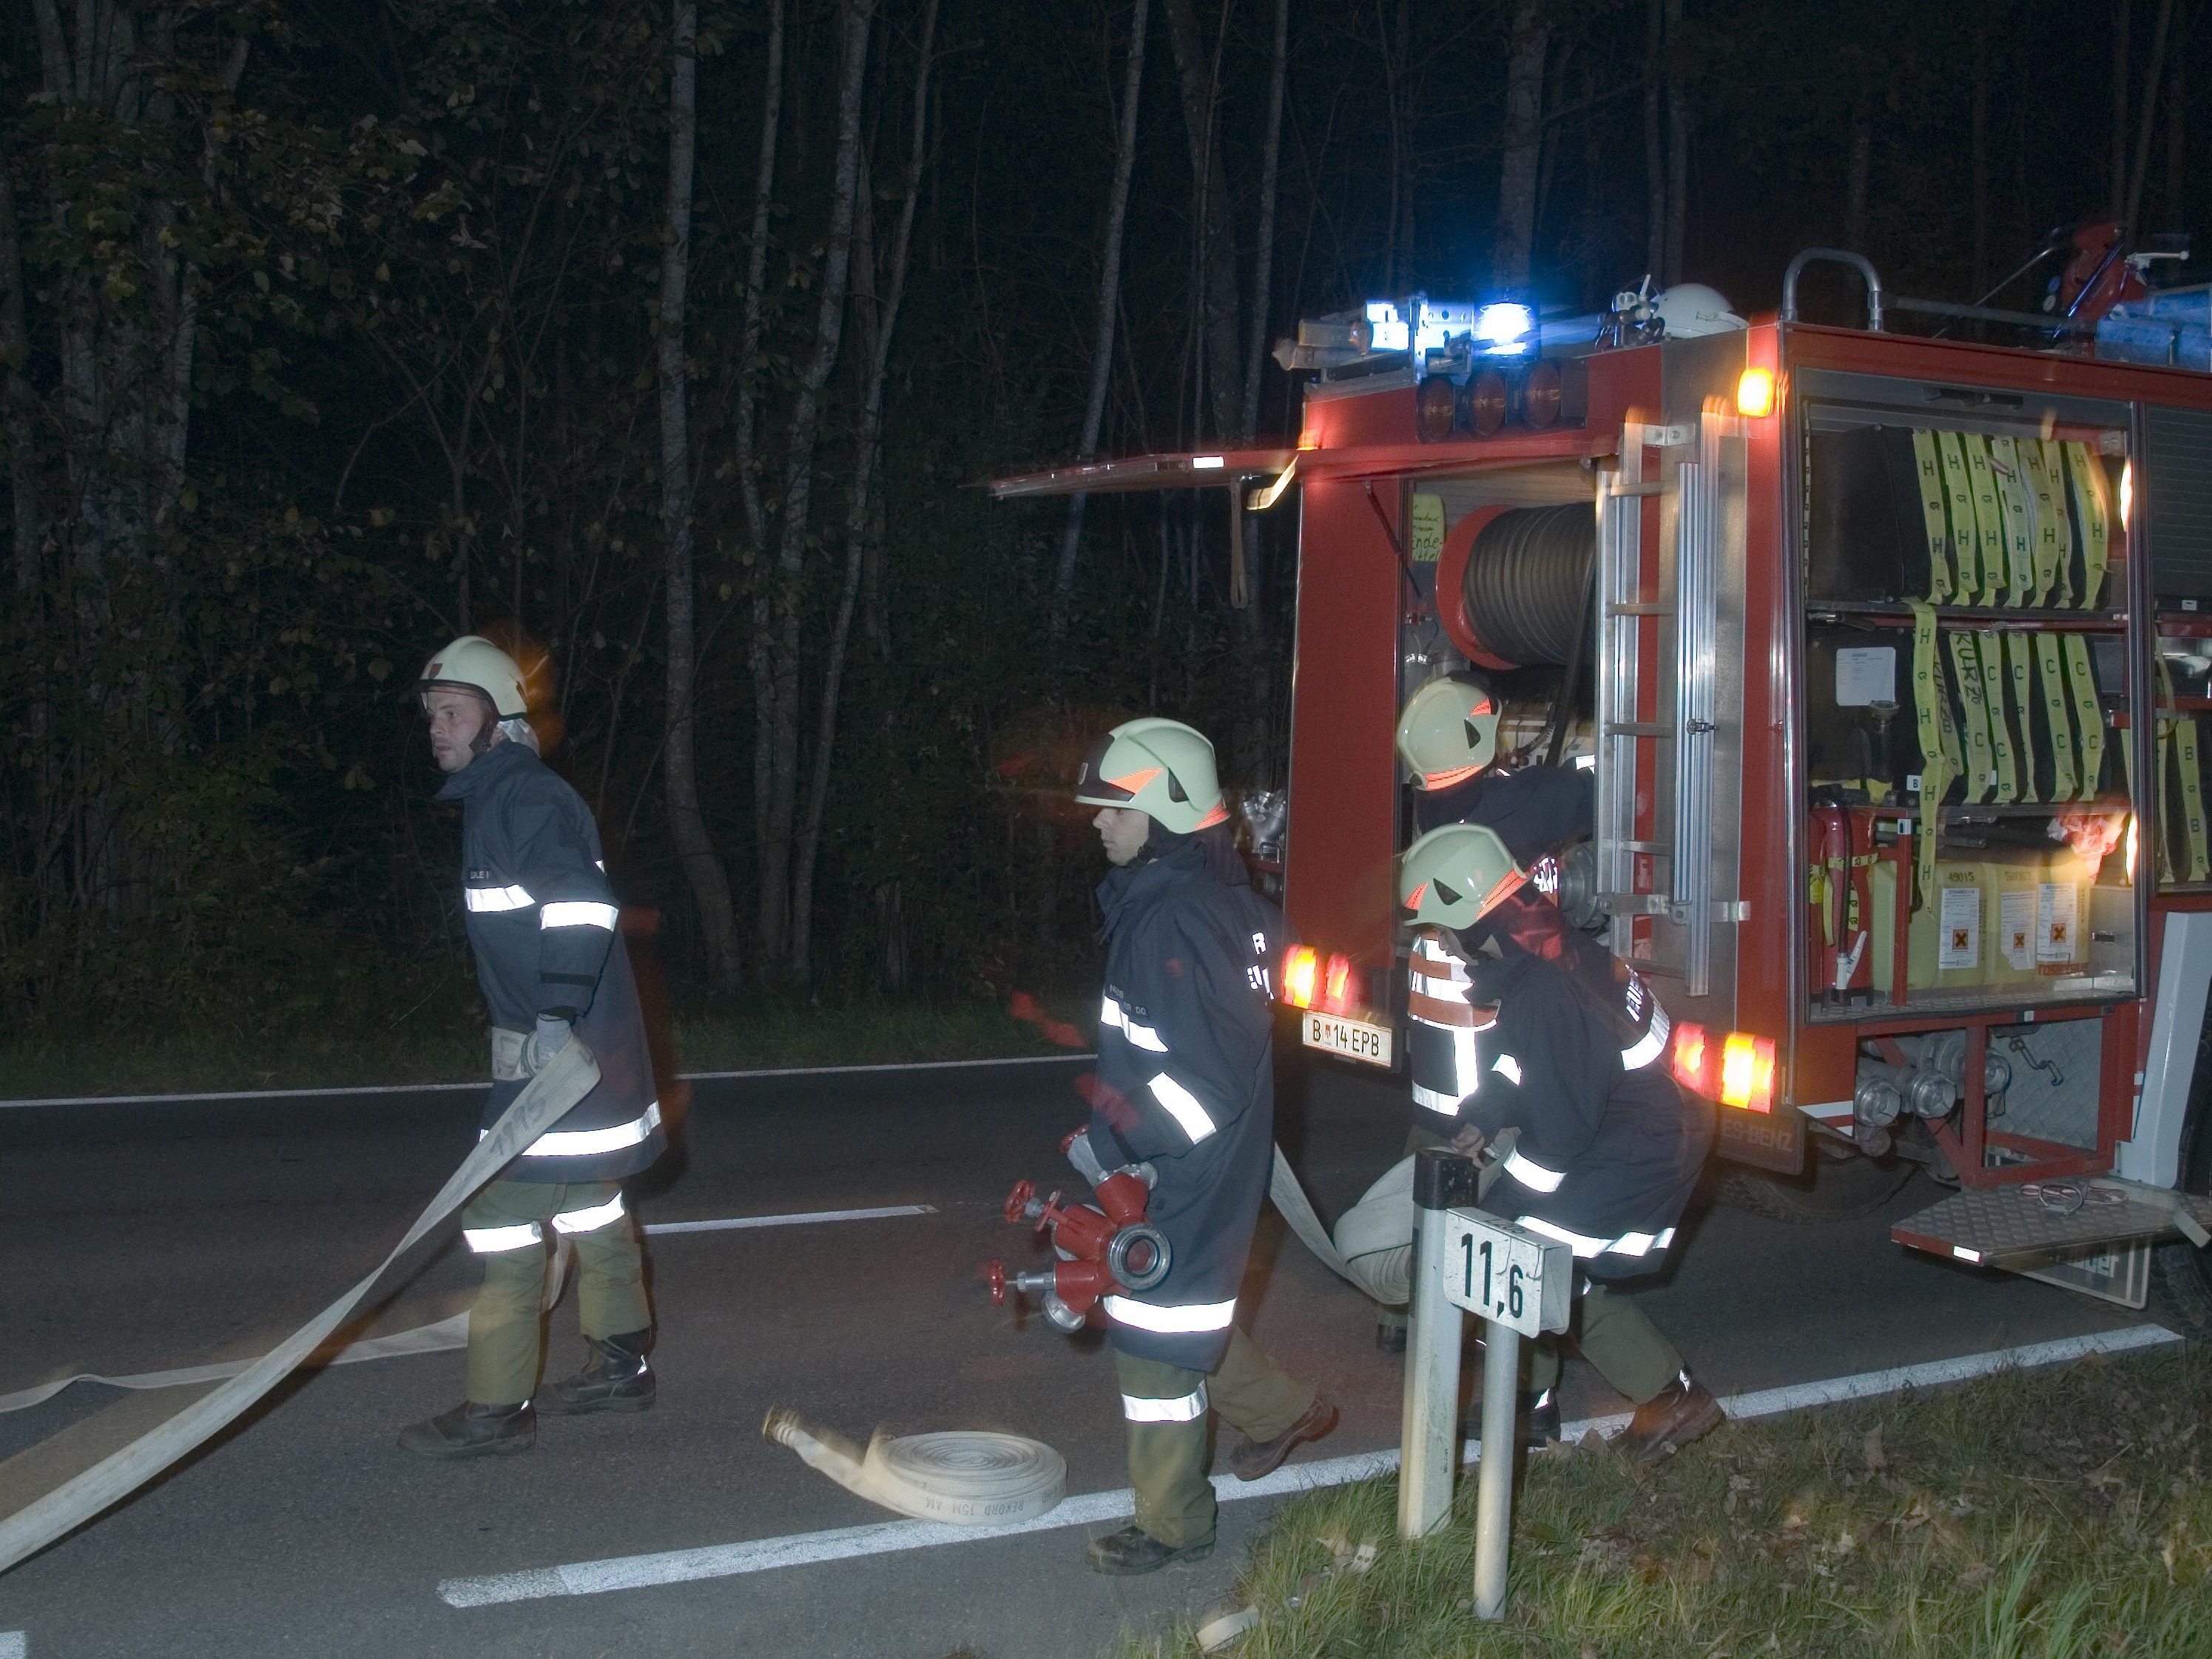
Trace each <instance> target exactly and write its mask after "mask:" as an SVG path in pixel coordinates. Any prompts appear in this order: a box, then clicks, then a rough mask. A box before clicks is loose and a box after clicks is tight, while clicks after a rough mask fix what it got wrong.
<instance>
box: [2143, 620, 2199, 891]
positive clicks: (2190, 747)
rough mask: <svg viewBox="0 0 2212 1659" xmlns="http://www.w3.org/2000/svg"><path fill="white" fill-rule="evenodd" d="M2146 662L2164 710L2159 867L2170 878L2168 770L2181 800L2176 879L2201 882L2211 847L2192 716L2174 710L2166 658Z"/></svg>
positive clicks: (2160, 726) (2160, 738) (2160, 728)
mask: <svg viewBox="0 0 2212 1659" xmlns="http://www.w3.org/2000/svg"><path fill="white" fill-rule="evenodd" d="M2151 660H2152V661H2154V662H2155V663H2156V664H2157V665H2158V694H2159V697H2160V701H2161V702H2162V703H2163V704H2164V705H2165V707H2166V711H2167V712H2166V713H2165V714H2161V715H2160V719H2159V722H2158V746H2159V756H2158V784H2159V792H2158V793H2159V801H2158V828H2159V847H2160V853H2161V854H2162V856H2161V858H2160V871H2161V872H2162V873H2163V874H2164V876H2165V878H2166V880H2169V881H2171V880H2172V879H2173V873H2174V872H2173V870H2172V855H2171V854H2167V853H2166V848H2167V846H2168V842H2169V836H2170V831H2171V829H2172V817H2173V807H2172V796H2170V795H2169V794H2168V792H2167V787H2166V779H2167V776H2168V771H2169V766H2170V767H2171V775H2172V779H2173V784H2174V787H2173V790H2172V795H2173V796H2179V799H2180V801H2181V836H2182V842H2183V843H2184V846H2185V849H2186V852H2187V854H2188V862H2187V864H2186V865H2185V866H2184V868H2185V874H2184V875H2183V876H2182V879H2183V880H2184V881H2203V879H2205V878H2206V876H2207V875H2208V874H2212V848H2208V847H2207V845H2206V840H2205V825H2204V773H2203V768H2202V766H2201V764H2200V762H2199V758H2198V746H2197V717H2196V716H2195V715H2194V714H2187V713H2185V712H2184V711H2183V710H2181V709H2179V708H2175V707H2174V706H2173V704H2174V695H2173V670H2172V666H2171V665H2169V664H2168V663H2167V662H2166V657H2165V654H2164V653H2159V654H2158V655H2156V656H2154V657H2153V658H2152V659H2151ZM2169 750H2171V757H2170V759H2169Z"/></svg>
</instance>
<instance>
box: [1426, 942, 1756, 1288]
mask: <svg viewBox="0 0 2212 1659" xmlns="http://www.w3.org/2000/svg"><path fill="white" fill-rule="evenodd" d="M1509 903H1510V901H1509ZM1545 903H1546V902H1545V901H1543V900H1541V899H1534V900H1526V901H1522V905H1523V907H1534V906H1538V905H1545ZM1547 908H1548V906H1547ZM1508 920H1509V921H1514V922H1516V924H1517V925H1516V926H1513V927H1501V928H1500V929H1499V930H1498V933H1499V938H1500V941H1501V944H1502V946H1503V955H1502V956H1500V957H1498V958H1496V959H1492V958H1489V957H1480V956H1474V955H1471V954H1470V953H1468V952H1467V951H1463V950H1462V948H1461V946H1460V944H1459V942H1458V941H1457V940H1455V939H1453V938H1452V937H1451V936H1449V934H1446V933H1442V932H1440V931H1438V930H1433V929H1429V930H1424V931H1423V933H1421V935H1420V936H1419V938H1418V939H1416V941H1415V945H1414V956H1413V974H1414V976H1415V977H1414V981H1413V1006H1412V1008H1411V1010H1410V1012H1411V1013H1412V1016H1413V1023H1412V1026H1411V1030H1410V1032H1409V1041H1408V1043H1407V1048H1408V1058H1409V1061H1410V1064H1411V1066H1412V1069H1413V1080H1414V1089H1415V1095H1414V1097H1415V1099H1416V1101H1417V1102H1418V1103H1420V1104H1421V1105H1423V1106H1425V1107H1426V1108H1427V1109H1429V1110H1430V1111H1432V1112H1436V1113H1438V1114H1441V1115H1443V1116H1444V1117H1446V1118H1448V1119H1451V1120H1455V1124H1456V1125H1471V1126H1473V1127H1475V1128H1477V1129H1480V1131H1481V1132H1482V1133H1483V1136H1484V1138H1485V1139H1490V1140H1495V1139H1497V1138H1498V1136H1499V1135H1500V1134H1501V1133H1503V1132H1504V1131H1505V1130H1507V1129H1514V1130H1517V1131H1518V1132H1519V1137H1518V1140H1517V1142H1516V1145H1515V1146H1514V1148H1513V1150H1512V1151H1511V1152H1510V1153H1509V1154H1508V1155H1507V1157H1506V1158H1505V1166H1504V1178H1503V1179H1502V1180H1500V1181H1499V1182H1498V1184H1497V1185H1496V1186H1494V1187H1493V1188H1491V1190H1490V1193H1489V1194H1488V1195H1487V1196H1486V1198H1485V1199H1484V1200H1483V1203H1484V1207H1485V1208H1486V1209H1490V1210H1492V1211H1495V1212H1497V1213H1498V1214H1500V1215H1503V1216H1506V1217H1509V1218H1513V1219H1515V1220H1517V1221H1519V1222H1520V1223H1521V1224H1522V1225H1524V1226H1526V1227H1528V1229H1529V1230H1530V1231H1534V1232H1537V1233H1541V1234H1543V1235H1545V1236H1546V1237H1552V1238H1557V1239H1561V1240H1564V1241H1565V1242H1566V1243H1569V1244H1571V1245H1572V1246H1573V1247H1574V1251H1575V1256H1576V1260H1577V1264H1578V1265H1579V1266H1580V1267H1582V1269H1583V1272H1584V1273H1587V1274H1589V1276H1590V1277H1591V1278H1593V1279H1626V1278H1631V1277H1633V1276H1634V1275H1636V1274H1638V1273H1650V1272H1654V1271H1656V1269H1657V1268H1658V1267H1659V1266H1660V1264H1661V1262H1662V1260H1663V1259H1664V1256H1665V1254H1666V1250H1667V1247H1668V1245H1669V1244H1670V1243H1673V1242H1674V1224H1675V1222H1676V1220H1677V1219H1678V1218H1680V1215H1681V1213H1682V1208H1683V1206H1684V1205H1685V1204H1686V1203H1687V1202H1688V1200H1689V1197H1690V1191H1691V1188H1693V1187H1694V1186H1695V1185H1696V1184H1697V1180H1698V1171H1699V1167H1700V1166H1701V1165H1702V1164H1704V1162H1705V1152H1706V1150H1707V1148H1708V1147H1710V1146H1711V1144H1712V1137H1713V1109H1712V1106H1711V1103H1709V1102H1707V1101H1705V1100H1704V1099H1703V1098H1701V1097H1697V1096H1694V1095H1686V1094H1685V1093H1684V1092H1683V1091H1681V1090H1680V1089H1679V1088H1678V1087H1677V1086H1676V1085H1675V1083H1674V1078H1673V1077H1672V1076H1671V1075H1670V1074H1669V1073H1668V1066H1667V1063H1666V1060H1667V1046H1668V1043H1667V1039H1668V1021H1667V1016H1666V1014H1665V1012H1664V1011H1663V1010H1662V1009H1661V1008H1660V1006H1659V1004H1658V1001H1657V1000H1656V998H1655V997H1653V996H1652V994H1651V993H1650V987H1648V986H1647V985H1646V984H1645V982H1644V980H1643V978H1642V976H1641V975H1638V974H1636V973H1634V972H1632V971H1631V970H1630V969H1628V968H1627V967H1626V964H1625V963H1618V962H1617V961H1615V960H1614V959H1613V957H1611V956H1610V955H1609V954H1608V953H1607V952H1605V951H1603V950H1601V948H1600V947H1597V946H1595V945H1593V944H1591V943H1590V942H1589V941H1588V940H1586V939H1582V938H1581V937H1580V936H1579V935H1577V934H1575V933H1572V931H1571V930H1569V929H1565V928H1559V927H1555V928H1554V929H1552V930H1546V929H1542V928H1541V927H1536V926H1534V913H1533V909H1531V910H1530V911H1529V913H1528V914H1525V915H1520V916H1517V917H1510V916H1509V918H1508ZM1516 936H1520V937H1526V938H1528V939H1529V940H1530V942H1532V943H1536V944H1540V945H1541V944H1543V943H1546V942H1548V941H1557V942H1558V944H1559V948H1558V949H1555V950H1553V951H1552V952H1551V953H1550V954H1549V955H1548V956H1547V955H1543V954H1538V953H1536V952H1535V951H1531V950H1528V949H1526V948H1523V946H1522V945H1520V944H1517V943H1516V942H1515V939H1516ZM1492 1011H1494V1012H1492ZM1431 1121H1434V1120H1433V1119H1431Z"/></svg>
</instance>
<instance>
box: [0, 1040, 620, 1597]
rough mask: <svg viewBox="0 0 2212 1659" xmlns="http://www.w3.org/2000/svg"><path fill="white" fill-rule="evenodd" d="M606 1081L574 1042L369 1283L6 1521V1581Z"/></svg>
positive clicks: (292, 1351) (249, 1387)
mask: <svg viewBox="0 0 2212 1659" xmlns="http://www.w3.org/2000/svg"><path fill="white" fill-rule="evenodd" d="M598 1083H599V1061H598V1060H594V1059H593V1058H592V1051H591V1050H590V1049H589V1048H586V1047H585V1046H584V1044H583V1042H582V1040H581V1039H580V1038H576V1037H571V1038H570V1039H569V1041H568V1047H566V1048H562V1050H561V1052H560V1053H559V1054H556V1055H555V1056H554V1057H553V1059H552V1060H551V1061H550V1062H549V1063H548V1064H547V1066H546V1067H545V1069H544V1071H542V1072H540V1073H538V1075H537V1076H536V1077H534V1078H532V1079H531V1080H530V1083H529V1085H528V1086H526V1088H525V1089H524V1090H523V1091H522V1092H521V1093H520V1094H519V1095H517V1096H516V1097H515V1098H514V1102H513V1104H512V1105H510V1106H509V1107H508V1108H507V1110H506V1111H505V1112H503V1113H502V1114H501V1115H500V1120H499V1121H498V1122H496V1123H495V1124H493V1125H492V1127H491V1128H490V1130H489V1132H487V1133H486V1134H485V1135H484V1137H483V1139H481V1140H479V1141H477V1144H476V1147H475V1150H474V1151H472V1152H470V1154H469V1155H468V1157H467V1158H464V1159H463V1160H462V1161H461V1166H460V1168H459V1169H458V1170H454V1171H453V1174H452V1175H451V1176H448V1177H447V1181H446V1184H445V1185H444V1186H442V1187H441V1188H439V1189H438V1195H437V1196H436V1197H435V1198H434V1199H432V1200H430V1204H429V1207H428V1209H426V1210H424V1211H423V1212H422V1214H421V1215H420V1216H418V1217H416V1220H415V1225H413V1226H411V1227H410V1228H409V1229H408V1230H407V1236H406V1237H404V1238H403V1239H401V1240H400V1241H399V1243H398V1244H397V1245H395V1246H393V1247H392V1254H391V1255H387V1256H386V1257H385V1258H384V1260H383V1261H381V1262H380V1263H379V1264H378V1266H377V1267H376V1268H375V1270H374V1272H372V1273H370V1274H369V1275H368V1277H367V1278H366V1279H362V1281H361V1282H360V1283H359V1284H358V1285H355V1286H354V1287H353V1288H352V1289H351V1290H349V1291H347V1292H346V1293H345V1294H344V1295H343V1296H342V1297H339V1298H338V1299H337V1301H335V1302H333V1303H332V1304H331V1305H330V1306H329V1307H327V1308H325V1309H324V1310H322V1312H320V1313H319V1314H317V1315H316V1316H314V1317H313V1319H311V1320H309V1321H308V1322H307V1323H306V1324H305V1325H303V1326H301V1328H299V1329H298V1330H296V1331H295V1332H293V1333H292V1334H291V1335H290V1336H289V1337H287V1338H286V1339H285V1340H283V1342H281V1343H279V1344H278V1345H277V1346H276V1347H275V1348H273V1349H271V1350H270V1352H267V1353H265V1354H264V1355H263V1356H262V1357H261V1358H258V1359H257V1360H255V1361H254V1362H253V1363H252V1364H251V1365H249V1366H247V1367H246V1370H243V1371H241V1372H240V1373H239V1374H238V1375H237V1376H234V1377H232V1378H231V1379H230V1380H229V1381H228V1382H227V1383H223V1384H222V1386H221V1387H220V1388H217V1389H213V1390H212V1391H210V1393H208V1394H205V1395H202V1396H201V1397H200V1398H199V1399H197V1400H196V1401H193V1402H192V1403H191V1405H189V1406H187V1407H185V1408H184V1409H183V1410H182V1411H180V1412H179V1413H177V1414H176V1415H175V1416H174V1417H172V1418H170V1419H168V1420H167V1422H165V1423H162V1424H161V1425H159V1426H158V1427H155V1428H154V1429H151V1430H149V1431H147V1432H146V1433H144V1434H143V1435H141V1436H139V1437H138V1438H137V1439H136V1440H134V1441H132V1442H131V1443H130V1444H129V1445H127V1446H125V1447H124V1448H123V1449H121V1450H120V1451H118V1452H115V1453H112V1455H109V1456H107V1457H106V1458H103V1459H102V1460H101V1461H100V1462H97V1463H95V1464H94V1465H93V1466H92V1467H91V1468H88V1469H87V1470H86V1471H85V1472H84V1473H83V1474H80V1475H77V1476H76V1478H75V1479H73V1480H66V1481H64V1482H63V1483H62V1484H61V1485H60V1486H57V1487H55V1488H54V1489H53V1491H52V1492H48V1493H46V1496H45V1497H43V1498H38V1499H37V1500H35V1501H34V1502H33V1503H30V1504H26V1505H25V1506H24V1507H23V1508H21V1509H20V1510H16V1511H15V1514H13V1515H11V1516H9V1517H8V1518H7V1519H6V1520H5V1521H0V1572H5V1571H7V1570H8V1569H9V1568H10V1567H12V1566H15V1565H16V1564H17V1563H18V1562H20V1561H21V1560H23V1559H24V1558H26V1557H27V1556H30V1555H34V1554H36V1553H38V1552H39V1551H40V1550H42V1549H44V1548H46V1546H47V1545H49V1544H51V1543H52V1542H53V1541H55V1540H56V1539H58V1538H59V1537H61V1536H62V1535H63V1534H64V1533H67V1532H70V1531H73V1530H75V1529H76V1528H78V1527H81V1526H82V1525H83V1524H84V1523H85V1522H88V1521H89V1520H91V1519H92V1518H93V1517H94V1516H96V1515H98V1514H99V1513H100V1511H101V1510H105V1509H106V1508H107V1507H108V1506H109V1505H111V1504H117V1503H120V1502H121V1501H122V1500H123V1499H124V1498H127V1497H129V1496H130V1495H131V1493H132V1492H136V1491H137V1489H138V1488H139V1487H140V1486H144V1485H145V1484H146V1482H148V1481H149V1480H152V1479H153V1478H154V1477H155V1475H157V1474H161V1471H162V1470H164V1469H166V1468H168V1467H169V1466H170V1465H171V1464H172V1463H174V1462H177V1461H178V1459H179V1458H181V1457H183V1456H184V1455H185V1454H186V1453H187V1452H189V1451H191V1449H193V1448H194V1447H196V1446H197V1445H199V1444H201V1443H203V1442H204V1441H206V1440H208V1439H210V1437H213V1436H214V1435H216V1433H218V1432H219V1431H221V1430H222V1429H223V1428H224V1427H225V1426H226V1425H228V1424H229V1423H231V1422H233V1421H234V1420H235V1419H237V1418H238V1417H239V1416H240V1415H241V1414H242V1413H245V1411H246V1409H247V1408H248V1407H251V1406H252V1404H253V1402H254V1401H257V1400H258V1399H260V1398H261V1397H262V1395H265V1394H267V1393H268V1392H269V1391H270V1389H273V1388H275V1387H276V1385H277V1383H281V1382H283V1380H284V1378H285V1377H286V1376H289V1374H290V1373H291V1372H292V1371H293V1370H295V1368H296V1367H298V1366H299V1365H300V1364H301V1362H302V1361H304V1360H305V1359H307V1357H308V1356H309V1355H310V1354H312V1353H313V1352H315V1350H316V1349H318V1348H319V1347H321V1346H323V1344H324V1342H325V1340H328V1339H329V1337H330V1335H331V1332H333V1331H335V1330H337V1328H338V1327H339V1326H341V1325H343V1324H344V1323H345V1322H346V1319H347V1317H348V1316H349V1315H350V1314H351V1313H352V1312H353V1310H355V1309H356V1308H357V1307H358V1306H360V1305H361V1303H362V1299H363V1298H364V1297H367V1296H368V1293H369V1292H370V1291H372V1290H374V1289H375V1288H376V1283H377V1281H378V1280H379V1279H382V1278H383V1277H384V1275H385V1274H386V1273H387V1272H389V1271H390V1270H391V1267H392V1263H393V1262H395V1261H398V1259H399V1258H400V1257H401V1256H402V1255H404V1254H406V1252H407V1251H408V1250H409V1249H410V1248H411V1247H412V1246H413V1245H414V1244H416V1243H417V1242H418V1241H419V1240H421V1239H422V1237H424V1236H425V1235H427V1234H428V1232H429V1231H431V1230H432V1229H433V1228H435V1227H436V1226H437V1225H439V1224H440V1223H441V1222H442V1221H444V1220H445V1219H446V1218H447V1217H449V1216H451V1215H452V1214H453V1212H455V1211H457V1210H459V1208H460V1207H461V1206H463V1205H464V1204H465V1203H467V1202H468V1201H469V1200H470V1199H471V1197H473V1196H474V1195H475V1194H476V1191H477V1188H479V1187H481V1186H483V1184H484V1183H485V1182H488V1181H489V1180H490V1179H491V1178H492V1177H493V1176H496V1175H497V1174H498V1173H499V1172H500V1171H501V1170H502V1169H504V1168H506V1167H507V1164H511V1163H513V1161H514V1160H515V1159H516V1158H519V1157H520V1156H521V1155H522V1152H523V1149H524V1148H526V1146H529V1145H530V1144H531V1143H532V1141H534V1140H536V1139H538V1136H539V1135H541V1134H543V1133H545V1131H546V1130H548V1129H549V1128H550V1127H552V1126H553V1125H554V1124H555V1123H556V1122H557V1121H559V1120H560V1119H561V1118H562V1117H563V1116H565V1115H567V1114H568V1111H569V1109H571V1108H573V1107H574V1105H575V1104H576V1103H577V1102H578V1101H580V1100H581V1099H583V1097H585V1096H586V1095H587V1094H589V1093H590V1092H591V1091H592V1088H593V1087H594V1086H596V1085H597V1084H598Z"/></svg>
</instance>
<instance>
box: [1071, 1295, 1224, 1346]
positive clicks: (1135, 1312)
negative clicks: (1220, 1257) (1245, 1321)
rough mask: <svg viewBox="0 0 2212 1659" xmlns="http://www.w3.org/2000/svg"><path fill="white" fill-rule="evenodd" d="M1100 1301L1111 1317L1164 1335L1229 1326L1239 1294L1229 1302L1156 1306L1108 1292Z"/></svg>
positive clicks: (1125, 1323)
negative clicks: (1169, 1306)
mask: <svg viewBox="0 0 2212 1659" xmlns="http://www.w3.org/2000/svg"><path fill="white" fill-rule="evenodd" d="M1100 1305H1101V1306H1103V1308H1104V1309H1105V1310H1106V1316H1107V1317H1108V1318H1109V1319H1115V1320H1119V1321H1120V1322H1121V1323H1122V1324H1124V1325H1133V1326H1134V1327H1136V1328H1137V1329H1139V1330H1140V1331H1157V1332H1158V1333H1159V1334H1161V1335H1163V1336H1182V1335H1187V1334H1190V1333H1192V1332H1194V1331H1223V1330H1227V1329H1228V1328H1229V1322H1230V1321H1231V1319H1234V1318H1235V1317H1236V1316H1237V1298H1236V1297H1233V1296H1232V1297H1230V1298H1229V1300H1228V1301H1226V1302H1189V1303H1185V1304H1183V1305H1182V1306H1181V1307H1179V1308H1162V1307H1156V1306H1155V1305H1153V1304H1152V1303H1149V1302H1137V1301H1133V1300H1132V1299H1131V1298H1129V1297H1126V1296H1109V1297H1106V1298H1105V1299H1104V1301H1103V1303H1102V1304H1100Z"/></svg>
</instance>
